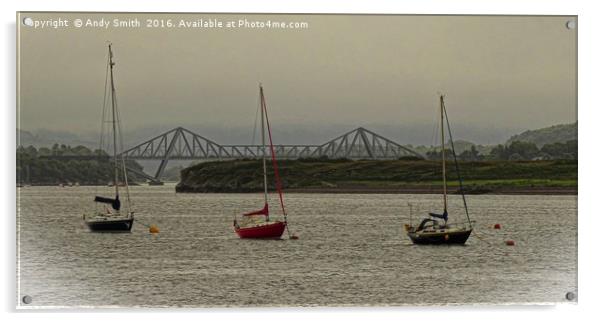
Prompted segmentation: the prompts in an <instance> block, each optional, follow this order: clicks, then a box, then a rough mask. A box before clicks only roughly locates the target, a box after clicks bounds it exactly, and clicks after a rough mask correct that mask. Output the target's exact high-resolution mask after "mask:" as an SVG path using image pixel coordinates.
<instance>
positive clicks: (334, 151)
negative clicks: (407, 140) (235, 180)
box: [120, 127, 424, 183]
mask: <svg viewBox="0 0 602 321" xmlns="http://www.w3.org/2000/svg"><path fill="white" fill-rule="evenodd" d="M266 149H267V148H266ZM266 152H269V150H266ZM274 152H275V155H276V158H278V159H298V158H330V159H335V158H349V159H398V158H400V157H404V156H414V157H419V158H424V157H423V156H422V155H420V154H419V153H417V152H415V151H413V150H411V149H410V148H408V147H405V146H402V145H400V144H398V143H396V142H394V141H392V140H390V139H388V138H385V137H383V136H381V135H378V134H376V133H374V132H372V131H370V130H367V129H365V128H363V127H359V128H357V129H354V130H352V131H349V132H347V133H345V134H343V135H341V136H339V137H337V138H335V139H332V140H330V141H328V142H326V143H324V144H321V145H274ZM262 154H263V153H262V147H261V145H221V144H218V143H216V142H215V141H213V140H210V139H208V138H206V137H203V136H201V135H198V134H196V133H194V132H192V131H190V130H188V129H186V128H183V127H177V128H174V129H172V130H170V131H167V132H165V133H163V134H161V135H158V136H156V137H153V138H151V139H149V140H147V141H145V142H143V143H140V144H138V145H136V146H134V147H131V148H130V149H128V150H126V151H124V152H123V153H121V154H120V156H123V157H124V158H126V159H133V160H158V161H161V163H160V164H159V167H158V168H157V170H156V172H155V174H154V176H150V175H148V174H146V173H141V172H139V171H137V174H139V175H142V176H144V177H145V178H147V179H148V180H149V181H151V182H153V183H160V178H161V176H162V175H163V172H164V171H165V168H166V167H167V163H168V162H169V160H232V159H242V158H251V159H252V158H260V157H261V156H262Z"/></svg>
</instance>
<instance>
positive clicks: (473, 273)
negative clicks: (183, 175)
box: [17, 185, 577, 307]
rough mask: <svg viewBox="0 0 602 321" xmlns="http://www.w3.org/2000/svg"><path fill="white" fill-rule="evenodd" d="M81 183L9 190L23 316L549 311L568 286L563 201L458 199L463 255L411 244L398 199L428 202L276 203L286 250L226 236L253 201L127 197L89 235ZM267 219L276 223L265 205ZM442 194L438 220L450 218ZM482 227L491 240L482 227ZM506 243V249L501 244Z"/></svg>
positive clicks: (169, 190)
mask: <svg viewBox="0 0 602 321" xmlns="http://www.w3.org/2000/svg"><path fill="white" fill-rule="evenodd" d="M94 190H95V188H94V187H66V188H60V187H27V188H21V189H20V192H19V193H20V204H19V205H20V212H19V217H18V220H17V222H18V225H19V226H18V231H19V238H20V242H19V245H20V246H19V248H18V251H19V254H20V263H19V275H20V278H19V280H18V286H19V289H18V290H19V293H18V296H19V297H21V296H23V295H29V296H31V297H32V299H33V301H32V303H31V304H30V306H126V307H127V306H149V307H150V306H181V307H204V306H348V305H357V306H372V305H383V306H386V305H408V304H425V303H426V304H449V303H452V304H453V303H509V302H518V303H525V302H563V301H565V299H564V298H565V294H566V292H568V291H576V287H577V270H576V265H577V209H576V207H577V199H576V197H575V196H492V195H479V196H469V197H468V202H469V207H470V210H471V213H472V214H471V218H472V219H474V220H476V221H477V224H476V233H477V236H478V237H476V236H475V235H473V236H471V237H470V239H469V240H468V242H467V244H466V245H465V246H416V245H412V244H411V242H410V240H409V239H408V238H407V236H406V235H405V233H404V232H403V224H404V223H406V222H407V221H408V220H409V208H408V206H407V203H408V202H411V203H412V204H414V206H413V212H414V221H417V218H416V216H417V212H420V213H421V214H425V213H426V212H427V211H440V210H441V207H442V206H441V197H440V196H438V195H375V194H286V195H285V202H286V206H287V208H288V213H289V222H290V227H291V231H292V232H293V233H295V234H296V235H298V236H299V239H298V240H289V239H283V240H280V241H266V240H240V239H238V238H237V236H236V234H235V233H234V231H233V229H232V218H233V214H236V213H242V212H246V211H250V210H254V209H258V208H260V207H261V205H262V204H261V203H262V196H261V195H259V194H176V193H175V192H174V186H173V185H166V186H153V187H148V186H136V187H133V188H132V199H133V206H134V209H135V211H136V218H137V220H138V221H139V222H143V223H146V224H151V223H152V224H156V225H158V227H159V228H160V231H161V232H160V233H159V234H157V235H151V234H149V233H148V228H146V227H145V226H143V225H140V224H136V225H135V226H134V228H133V229H132V232H131V233H121V234H98V233H90V232H88V230H87V229H86V227H85V225H84V224H83V221H82V215H83V213H84V212H85V211H88V212H91V211H93V209H94V204H93V202H92V199H93V197H94ZM271 204H272V206H271V209H272V214H273V216H274V217H279V216H280V213H279V211H278V207H277V198H276V197H275V196H274V195H272V202H271ZM462 210H463V209H462V201H461V198H460V197H458V196H450V216H451V219H452V220H453V219H454V218H457V219H460V218H461V217H462ZM495 223H500V224H501V225H502V229H501V230H493V229H491V228H489V227H490V226H491V225H493V224H495ZM506 239H513V240H515V241H516V246H514V247H508V246H506V245H505V244H504V241H505V240H506Z"/></svg>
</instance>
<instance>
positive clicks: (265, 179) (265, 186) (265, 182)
mask: <svg viewBox="0 0 602 321" xmlns="http://www.w3.org/2000/svg"><path fill="white" fill-rule="evenodd" d="M259 101H260V104H261V106H260V108H261V158H262V162H263V199H264V201H265V204H267V203H268V174H267V169H266V160H265V116H264V108H265V107H264V102H265V100H264V98H263V87H262V86H261V84H260V85H259Z"/></svg>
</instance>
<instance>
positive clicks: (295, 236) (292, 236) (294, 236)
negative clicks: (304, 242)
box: [291, 234, 299, 240]
mask: <svg viewBox="0 0 602 321" xmlns="http://www.w3.org/2000/svg"><path fill="white" fill-rule="evenodd" d="M298 239H299V237H298V236H297V235H295V234H293V235H291V240H298Z"/></svg>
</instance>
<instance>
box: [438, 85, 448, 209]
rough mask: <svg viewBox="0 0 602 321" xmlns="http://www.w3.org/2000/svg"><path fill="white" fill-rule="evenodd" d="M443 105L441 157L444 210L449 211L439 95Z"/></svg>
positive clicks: (442, 134)
mask: <svg viewBox="0 0 602 321" xmlns="http://www.w3.org/2000/svg"><path fill="white" fill-rule="evenodd" d="M439 100H440V105H441V159H442V162H441V163H442V168H443V170H442V172H443V212H444V213H445V212H447V180H446V177H445V131H444V125H443V95H441V96H440V97H439Z"/></svg>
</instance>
